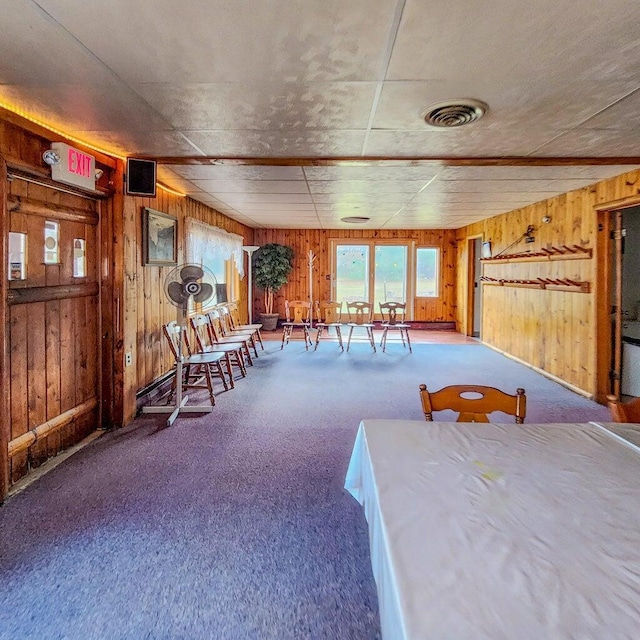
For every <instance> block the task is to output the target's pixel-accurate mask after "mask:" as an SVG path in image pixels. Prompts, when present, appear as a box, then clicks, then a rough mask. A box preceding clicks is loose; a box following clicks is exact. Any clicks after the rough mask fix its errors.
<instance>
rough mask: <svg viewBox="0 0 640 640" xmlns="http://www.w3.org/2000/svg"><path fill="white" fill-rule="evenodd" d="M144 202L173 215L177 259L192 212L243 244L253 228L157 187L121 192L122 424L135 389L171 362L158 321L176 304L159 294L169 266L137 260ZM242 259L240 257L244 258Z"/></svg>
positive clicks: (170, 315) (131, 409) (172, 313)
mask: <svg viewBox="0 0 640 640" xmlns="http://www.w3.org/2000/svg"><path fill="white" fill-rule="evenodd" d="M144 207H149V208H151V209H155V210H156V211H162V212H163V213H167V214H170V215H172V216H175V217H176V218H177V219H178V263H182V262H184V259H185V250H184V221H185V218H186V217H191V218H195V219H196V220H199V221H201V222H204V223H206V224H210V225H212V226H214V227H219V228H221V229H224V230H225V231H229V232H231V233H235V234H238V235H240V236H242V237H243V238H244V244H253V243H254V239H253V229H250V228H248V227H245V226H244V225H242V224H240V223H238V222H235V221H233V220H231V219H230V218H227V217H226V216H224V215H223V214H221V213H219V212H218V211H215V210H214V209H211V208H210V207H207V206H206V205H204V204H201V203H199V202H196V201H195V200H191V199H189V198H181V197H179V196H175V195H172V194H169V193H167V192H166V191H163V190H162V189H159V190H158V196H157V198H132V197H125V198H124V206H123V219H122V223H123V237H124V242H123V251H124V283H123V301H124V309H123V323H124V332H123V343H124V348H123V354H124V353H131V354H132V360H133V361H132V365H131V366H130V367H125V368H124V374H123V397H124V417H123V423H124V424H126V423H127V422H129V421H130V420H131V419H133V417H134V416H135V412H136V392H137V391H138V390H139V389H142V388H144V387H146V386H147V385H149V384H151V383H152V382H153V381H154V380H156V379H157V378H159V377H160V376H162V375H163V374H165V373H166V372H167V371H169V370H170V369H171V367H172V366H173V364H174V363H173V359H172V358H171V356H170V352H169V349H168V346H167V345H166V344H165V339H164V336H163V335H162V325H163V324H164V323H166V322H170V321H171V320H175V319H176V317H177V310H176V308H175V307H174V306H173V305H171V304H170V303H169V302H168V301H167V300H166V298H165V295H164V289H163V286H164V280H165V278H166V276H167V275H168V274H169V272H170V271H171V269H172V268H173V267H158V266H143V265H142V261H143V254H142V216H143V209H144ZM245 264H246V259H245ZM246 284H247V278H246V277H245V278H244V280H243V281H242V282H241V285H240V302H239V306H240V310H241V312H242V313H243V314H244V315H245V316H246V309H247V297H246V296H247V293H246Z"/></svg>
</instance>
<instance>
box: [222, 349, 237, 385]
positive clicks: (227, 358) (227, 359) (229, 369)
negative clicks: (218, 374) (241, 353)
mask: <svg viewBox="0 0 640 640" xmlns="http://www.w3.org/2000/svg"><path fill="white" fill-rule="evenodd" d="M224 360H225V363H226V365H227V374H228V375H229V385H231V388H232V389H233V388H235V386H236V383H235V382H234V381H233V366H232V365H231V354H230V353H229V352H228V351H227V353H225V358H224Z"/></svg>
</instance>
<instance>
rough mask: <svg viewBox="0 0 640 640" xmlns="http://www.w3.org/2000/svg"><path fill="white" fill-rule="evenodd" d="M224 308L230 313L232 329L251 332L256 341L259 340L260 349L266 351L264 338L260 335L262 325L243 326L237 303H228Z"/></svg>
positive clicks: (256, 323)
mask: <svg viewBox="0 0 640 640" xmlns="http://www.w3.org/2000/svg"><path fill="white" fill-rule="evenodd" d="M224 308H226V309H227V311H228V312H229V316H228V318H229V320H230V325H231V327H230V328H231V329H232V330H233V331H245V332H246V331H251V332H252V333H253V337H254V340H257V341H258V343H259V344H260V348H261V349H262V350H263V351H264V344H263V342H262V336H261V335H260V329H262V324H260V323H259V322H254V323H252V324H242V323H241V322H240V315H239V314H238V305H237V304H235V302H228V303H227V304H226V305H224Z"/></svg>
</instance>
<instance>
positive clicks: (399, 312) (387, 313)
mask: <svg viewBox="0 0 640 640" xmlns="http://www.w3.org/2000/svg"><path fill="white" fill-rule="evenodd" d="M406 309H407V303H406V302H381V303H380V314H381V315H382V324H389V325H394V324H403V323H404V317H405V313H406Z"/></svg>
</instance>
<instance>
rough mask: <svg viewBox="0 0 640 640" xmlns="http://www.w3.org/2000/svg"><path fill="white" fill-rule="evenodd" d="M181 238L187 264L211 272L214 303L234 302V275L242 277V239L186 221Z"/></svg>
mask: <svg viewBox="0 0 640 640" xmlns="http://www.w3.org/2000/svg"><path fill="white" fill-rule="evenodd" d="M185 237H186V258H187V262H190V263H193V264H200V265H202V266H204V267H206V268H208V269H209V270H210V271H211V272H212V273H213V275H214V276H215V278H216V283H217V286H216V289H217V291H216V294H217V296H216V298H217V301H218V302H226V301H236V300H237V299H238V297H239V287H238V286H237V283H236V277H237V276H236V275H235V274H239V277H242V276H243V275H244V271H243V253H242V241H243V238H242V236H239V235H236V234H235V233H229V232H227V231H225V230H224V229H219V228H218V227H212V226H211V225H209V224H205V223H204V222H200V221H198V220H195V219H194V218H186V220H185Z"/></svg>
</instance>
